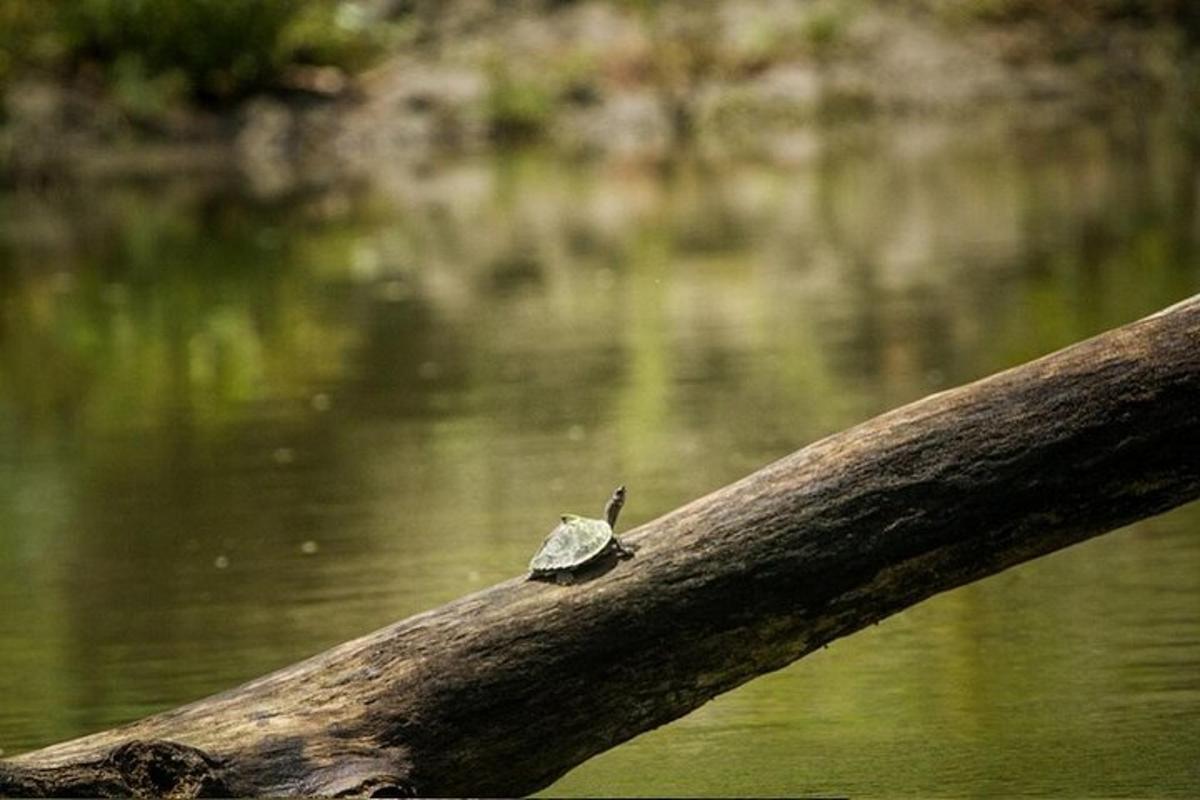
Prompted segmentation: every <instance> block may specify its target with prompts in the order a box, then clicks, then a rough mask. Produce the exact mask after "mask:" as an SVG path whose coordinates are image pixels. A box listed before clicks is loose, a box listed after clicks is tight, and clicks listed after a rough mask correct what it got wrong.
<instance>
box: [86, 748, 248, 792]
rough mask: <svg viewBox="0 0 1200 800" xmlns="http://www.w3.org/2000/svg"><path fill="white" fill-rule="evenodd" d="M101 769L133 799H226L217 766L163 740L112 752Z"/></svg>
mask: <svg viewBox="0 0 1200 800" xmlns="http://www.w3.org/2000/svg"><path fill="white" fill-rule="evenodd" d="M104 767H108V768H109V769H112V770H113V771H115V772H116V777H117V778H118V779H119V782H120V783H123V784H124V785H125V789H126V791H127V793H128V794H130V795H132V796H134V797H228V796H230V795H231V794H233V792H231V791H230V789H229V787H228V785H227V784H226V782H225V779H224V778H223V777H222V767H221V763H220V762H219V761H218V760H217V759H215V758H213V757H212V756H210V755H208V754H207V753H205V752H204V751H203V750H198V749H196V748H195V747H189V746H188V745H185V744H179V743H178V742H171V741H167V740H165V739H154V740H150V741H143V740H139V739H134V740H132V741H129V742H126V743H125V744H123V745H121V746H119V747H117V748H115V749H113V751H112V752H111V753H109V755H108V758H106V759H105V760H104Z"/></svg>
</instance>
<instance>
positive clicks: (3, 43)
mask: <svg viewBox="0 0 1200 800" xmlns="http://www.w3.org/2000/svg"><path fill="white" fill-rule="evenodd" d="M353 8H354V6H353V5H352V4H349V3H344V2H338V1H337V0H6V2H5V3H4V4H2V5H0V83H4V82H8V81H11V80H13V79H14V78H16V77H18V76H20V75H22V74H23V73H41V74H46V75H51V76H56V77H59V78H62V79H67V80H69V79H81V80H89V81H92V82H93V83H94V85H95V88H97V89H98V90H109V91H112V92H114V93H115V94H116V95H117V96H118V97H122V98H129V97H132V96H136V95H139V94H145V93H147V92H152V93H156V94H158V95H160V98H159V102H163V103H165V102H171V101H178V100H182V99H184V98H188V99H191V100H195V101H200V102H217V103H227V102H231V101H234V100H237V99H239V98H242V97H245V96H246V95H247V94H250V93H252V92H256V91H263V90H266V89H272V88H279V87H280V86H281V84H282V81H283V80H284V78H285V76H286V75H287V71H288V70H289V68H292V67H295V66H299V65H331V64H336V65H340V66H344V67H348V68H353V67H357V66H362V65H364V64H365V63H367V60H368V59H369V57H370V56H371V54H372V53H373V52H375V48H374V45H375V42H374V40H373V39H372V37H371V35H370V33H369V32H368V31H366V30H365V29H364V28H363V27H362V26H360V24H359V23H360V20H359V19H358V18H357V17H356V16H355V15H354V12H353V10H352V9H353ZM143 102H144V101H143Z"/></svg>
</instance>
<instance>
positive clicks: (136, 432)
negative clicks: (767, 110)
mask: <svg viewBox="0 0 1200 800" xmlns="http://www.w3.org/2000/svg"><path fill="white" fill-rule="evenodd" d="M819 144H820V145H821V147H818V148H815V149H814V150H813V151H812V152H811V153H810V154H809V155H808V156H806V157H804V158H799V159H797V161H796V162H795V163H791V164H787V165H779V164H774V165H770V164H761V163H705V162H702V161H699V160H689V159H686V158H681V159H680V161H679V162H678V163H674V164H669V165H639V164H620V165H614V164H580V163H563V162H559V161H555V160H554V159H552V158H549V157H545V156H542V155H539V154H537V153H527V154H523V155H512V156H507V157H504V158H479V159H473V160H468V161H463V162H456V163H447V164H436V165H432V166H426V167H423V168H421V169H414V170H412V171H405V170H404V169H403V168H400V167H396V168H394V169H393V170H392V171H391V172H390V173H388V174H386V175H382V176H380V177H379V179H378V180H377V181H375V182H373V183H372V184H370V185H361V186H354V187H341V188H336V189H324V190H320V191H317V190H295V191H290V192H288V193H286V194H283V195H273V194H270V193H269V192H267V191H266V190H265V189H258V188H256V187H255V186H254V185H248V184H230V183H228V182H222V181H207V180H197V179H189V180H186V181H170V182H161V183H159V182H153V183H145V182H142V183H111V184H105V185H102V186H88V187H87V188H82V187H70V186H51V187H46V188H42V189H39V190H37V191H32V190H22V191H17V190H11V189H10V190H8V191H7V192H5V193H0V609H2V613H0V748H2V749H3V751H4V753H5V754H6V755H13V754H15V753H18V752H21V751H24V750H27V749H30V748H35V747H38V746H41V745H45V744H49V743H51V742H55V741H58V740H62V739H65V738H69V737H73V736H77V735H81V734H84V733H87V732H89V731H94V730H97V729H101V728H105V727H108V726H111V725H114V724H116V723H120V722H123V721H126V720H130V719H133V718H136V717H139V716H143V715H145V714H149V713H151V712H154V711H158V710H160V709H163V708H167V707H170V706H174V705H176V704H179V703H182V702H184V701H188V700H191V699H195V698H198V697H201V696H203V695H206V694H208V693H211V692H214V691H217V690H220V689H224V688H227V687H229V686H232V685H234V684H237V683H239V682H241V681H243V680H246V679H249V678H251V677H255V676H257V675H259V674H262V673H264V672H267V671H269V670H272V669H274V668H277V667H280V666H282V665H285V664H288V663H290V662H293V661H295V660H298V659H300V658H303V657H305V656H308V655H310V654H312V653H315V652H318V651H320V650H322V649H324V648H326V647H329V646H331V645H333V644H335V643H338V642H341V641H344V640H346V639H349V638H352V637H354V636H357V635H359V634H361V633H364V632H367V631H370V630H373V629H375V628H377V627H380V626H382V625H384V624H387V623H389V622H391V621H394V620H396V619H399V618H402V617H405V616H407V615H410V614H412V613H415V612H418V611H421V610H423V609H427V608H430V607H433V606H435V605H438V604H440V603H442V602H445V601H448V600H450V599H452V598H455V597H457V596H459V595H462V594H465V593H467V592H471V591H474V590H476V589H479V588H481V587H484V586H487V585H490V584H492V583H494V582H497V581H501V580H504V579H506V578H508V577H511V576H513V575H515V574H518V573H520V572H522V571H523V569H524V565H525V564H526V562H527V560H528V558H529V556H530V554H531V553H532V551H533V550H534V549H535V547H536V546H537V544H538V543H539V542H540V541H541V538H542V536H543V535H544V533H545V532H546V530H548V529H549V527H550V526H551V525H552V523H553V522H554V520H555V516H556V514H557V513H559V512H561V511H565V510H574V511H581V512H592V511H598V510H599V506H600V505H601V503H602V502H603V500H604V499H605V497H606V496H607V494H608V492H609V491H610V490H611V488H612V487H613V485H615V484H616V483H618V482H624V483H627V484H628V485H629V487H630V500H629V503H628V505H627V506H626V511H625V514H624V516H623V520H622V521H623V523H624V524H627V525H633V524H636V523H640V522H643V521H646V520H648V519H651V518H653V517H655V516H658V515H659V514H662V513H664V512H666V511H669V510H671V509H672V508H674V507H676V506H677V505H679V504H681V503H683V502H685V501H687V500H689V499H691V498H694V497H696V496H698V495H701V494H704V493H706V492H708V491H710V490H712V489H714V488H716V487H718V486H720V485H722V484H724V483H727V482H729V481H731V480H733V479H735V478H738V477H740V476H742V475H744V474H746V473H747V472H750V471H752V470H753V469H755V468H757V467H759V466H761V465H763V464H765V463H767V462H769V461H771V460H773V459H775V458H777V457H779V456H781V455H783V454H785V453H787V452H790V451H791V450H793V449H795V448H797V447H800V446H802V445H804V444H806V443H808V442H810V441H813V440H815V439H817V438H819V437H821V436H824V435H826V434H828V433H830V432H833V431H836V430H839V429H841V428H843V427H846V426H848V425H851V424H853V423H855V422H857V421H860V420H863V419H865V418H867V417H870V416H872V415H874V414H876V413H879V412H882V411H884V410H886V409H889V408H892V407H895V406H897V405H900V404H902V403H905V402H908V401H910V400H914V399H917V398H919V397H922V396H924V395H926V394H928V393H930V392H934V391H937V390H940V389H943V388H947V387H950V386H954V385H957V384H960V383H962V382H965V381H969V380H972V379H974V378H978V377H981V376H984V375H987V374H989V373H991V372H994V371H996V370H998V369H1001V368H1004V367H1007V366H1010V365H1014V364H1017V363H1020V362H1022V361H1025V360H1028V359H1029V358H1032V357H1035V356H1037V355H1040V354H1043V353H1047V352H1050V351H1052V350H1055V349H1057V348H1059V347H1062V346H1064V345H1067V344H1069V343H1071V342H1073V341H1076V340H1078V339H1081V338H1084V337H1087V336H1089V335H1092V334H1094V333H1098V332H1100V331H1102V330H1104V329H1106V328H1109V327H1112V326H1115V325H1118V324H1121V323H1124V322H1127V321H1130V320H1133V319H1135V318H1137V317H1139V316H1142V315H1145V314H1147V313H1149V312H1152V311H1154V310H1156V309H1158V308H1160V307H1163V306H1165V305H1168V304H1170V303H1172V302H1175V301H1177V300H1179V299H1182V298H1184V297H1186V296H1188V295H1191V294H1193V293H1195V292H1197V291H1200V247H1198V245H1200V204H1198V202H1197V192H1198V190H1200V169H1198V167H1200V159H1198V158H1197V154H1196V153H1195V151H1193V150H1191V149H1189V148H1187V147H1184V146H1183V145H1181V144H1180V143H1179V142H1178V141H1177V140H1176V139H1175V138H1173V137H1172V136H1171V135H1169V133H1166V134H1164V133H1162V132H1161V131H1158V130H1157V129H1151V127H1150V126H1147V129H1145V130H1137V129H1135V130H1132V131H1126V132H1125V133H1124V134H1123V135H1122V136H1120V137H1116V136H1111V135H1105V134H1102V133H1097V132H1094V131H1086V130H1081V129H1077V130H1075V131H1073V132H1072V133H1070V134H1066V133H1064V134H1062V135H1058V136H1053V137H1045V136H1025V137H1020V138H1017V137H1011V136H999V137H989V136H969V137H945V136H937V135H931V134H930V133H929V132H928V131H922V130H916V131H908V132H904V131H901V132H891V131H888V132H878V133H873V134H865V135H863V136H862V137H860V138H859V139H856V140H853V141H848V142H840V141H822V142H819ZM1197 791H1200V507H1198V506H1197V505H1196V504H1192V505H1191V506H1187V507H1184V508H1182V509H1179V510H1177V511H1175V512H1172V513H1170V514H1167V515H1165V516H1162V517H1160V518H1157V519H1154V520H1150V521H1147V522H1144V523H1140V524H1138V525H1135V526H1133V527H1132V528H1129V529H1126V530H1124V531H1121V532H1118V533H1114V534H1111V535H1109V536H1105V537H1101V538H1099V539H1096V540H1093V541H1091V542H1089V543H1085V544H1083V545H1079V546H1076V547H1074V548H1071V549H1069V550H1067V551H1064V552H1061V553H1058V554H1055V555H1053V556H1050V557H1048V558H1045V559H1042V560H1040V561H1037V562H1034V563H1031V564H1028V565H1025V566H1023V567H1020V568H1017V569H1013V570H1010V571H1008V572H1006V573H1003V574H1001V575H999V576H996V577H994V578H991V579H989V580H986V581H983V582H981V583H979V584H976V585H973V586H969V587H966V588H963V589H960V590H957V591H954V592H951V593H948V594H945V595H941V596H939V597H936V598H934V599H932V600H930V601H928V602H926V603H924V604H922V605H920V606H918V607H916V608H913V609H911V610H909V611H908V612H906V613H903V614H900V615H898V616H896V617H893V618H891V619H889V620H887V621H885V622H884V623H883V624H881V625H880V626H878V627H876V628H873V629H872V630H870V631H865V632H863V633H861V634H859V635H856V636H853V637H851V638H849V639H846V640H842V641H839V642H836V643H834V644H833V646H832V647H830V648H829V649H828V650H825V651H822V652H820V653H817V654H815V655H814V656H812V657H810V658H808V659H805V660H803V661H801V662H799V663H797V664H795V665H793V666H791V667H790V668H788V669H786V670H783V671H780V672H778V673H774V674H771V675H769V676H765V677H763V678H760V679H758V680H756V681H754V682H752V683H750V684H748V685H746V686H745V687H743V688H741V689H740V690H738V691H735V692H732V693H729V694H727V695H725V696H722V697H720V698H718V699H717V700H715V701H714V702H712V703H710V704H709V705H707V706H705V707H704V708H702V709H700V710H698V711H697V712H695V713H693V714H692V715H691V716H689V717H687V718H685V719H683V720H681V721H679V722H677V723H675V724H672V725H669V726H666V727H664V728H661V729H659V730H657V731H654V732H652V733H650V734H647V735H644V736H642V737H640V738H638V739H636V740H634V741H632V742H630V743H627V744H626V745H623V746H621V747H618V748H616V749H615V750H612V751H610V752H608V753H606V754H604V755H602V756H600V757H598V758H596V759H593V760H592V761H591V762H589V763H587V764H585V765H583V766H581V767H579V768H578V769H576V770H574V771H573V772H571V773H570V774H568V775H567V776H565V777H564V778H563V779H562V780H561V781H559V782H558V783H557V784H555V785H554V786H552V787H550V788H549V789H548V790H547V794H551V795H610V794H618V795H620V794H625V795H629V794H637V795H723V794H740V795H747V794H749V795H764V794H782V795H802V794H805V793H818V794H849V795H853V796H856V797H858V796H872V795H876V796H891V797H898V796H910V797H917V796H921V797H931V796H962V795H994V794H1003V795H1045V796H1051V795H1052V796H1059V797H1067V796H1077V797H1082V796H1089V797H1091V796H1133V795H1155V796H1168V795H1177V796H1194V795H1195V794H1196V792H1197Z"/></svg>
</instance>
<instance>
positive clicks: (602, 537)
mask: <svg viewBox="0 0 1200 800" xmlns="http://www.w3.org/2000/svg"><path fill="white" fill-rule="evenodd" d="M612 540H613V529H612V527H611V526H609V524H608V523H607V522H605V521H604V520H602V519H588V518H586V517H577V516H575V515H573V514H566V515H564V516H563V518H562V522H560V523H559V524H558V526H557V527H556V528H555V529H554V530H552V531H550V535H549V536H547V537H546V541H544V542H542V546H541V548H540V549H539V550H538V551H537V553H536V554H534V556H533V560H532V561H530V562H529V571H530V572H533V573H535V574H536V573H545V572H556V571H558V570H566V569H575V568H576V567H582V566H583V565H584V564H586V563H588V562H589V561H591V560H592V559H594V558H595V557H596V556H598V555H600V554H601V553H603V552H604V549H605V548H606V547H608V546H609V544H611V543H612Z"/></svg>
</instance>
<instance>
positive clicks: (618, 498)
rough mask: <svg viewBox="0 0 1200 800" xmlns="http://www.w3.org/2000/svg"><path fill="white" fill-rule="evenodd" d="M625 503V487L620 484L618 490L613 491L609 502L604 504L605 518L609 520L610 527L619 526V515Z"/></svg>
mask: <svg viewBox="0 0 1200 800" xmlns="http://www.w3.org/2000/svg"><path fill="white" fill-rule="evenodd" d="M624 505H625V487H624V486H618V487H617V489H616V491H614V492H613V493H612V497H610V498H608V502H607V503H605V505H604V519H606V520H608V525H609V527H610V528H616V527H617V515H618V514H620V513H621V507H622V506H624Z"/></svg>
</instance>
